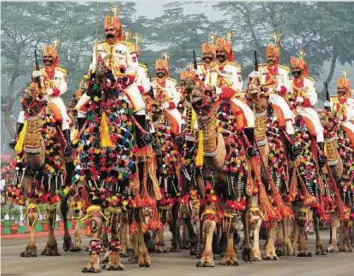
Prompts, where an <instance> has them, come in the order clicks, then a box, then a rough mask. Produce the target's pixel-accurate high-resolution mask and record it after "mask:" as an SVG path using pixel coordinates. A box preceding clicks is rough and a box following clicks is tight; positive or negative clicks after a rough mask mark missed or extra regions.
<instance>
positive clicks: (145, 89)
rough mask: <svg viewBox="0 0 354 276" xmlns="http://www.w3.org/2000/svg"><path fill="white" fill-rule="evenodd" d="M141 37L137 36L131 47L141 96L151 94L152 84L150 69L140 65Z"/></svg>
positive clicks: (136, 80)
mask: <svg viewBox="0 0 354 276" xmlns="http://www.w3.org/2000/svg"><path fill="white" fill-rule="evenodd" d="M138 41H139V37H138V36H137V35H135V43H134V44H133V45H132V46H131V47H130V55H131V57H132V61H133V66H135V68H136V77H135V82H136V84H137V85H138V88H139V91H140V93H141V94H143V95H144V94H146V93H150V91H151V82H150V79H149V76H148V67H147V65H145V64H142V63H139V56H140V47H139V45H138Z"/></svg>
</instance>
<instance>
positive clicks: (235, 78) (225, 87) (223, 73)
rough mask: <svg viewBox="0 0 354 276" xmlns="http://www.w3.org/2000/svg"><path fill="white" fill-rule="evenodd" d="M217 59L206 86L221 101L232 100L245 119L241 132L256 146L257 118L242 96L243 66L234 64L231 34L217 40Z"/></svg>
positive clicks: (252, 152) (209, 73) (252, 149)
mask: <svg viewBox="0 0 354 276" xmlns="http://www.w3.org/2000/svg"><path fill="white" fill-rule="evenodd" d="M216 58H217V62H216V64H215V66H213V68H212V69H210V70H209V72H208V73H207V76H206V79H205V85H206V87H209V88H211V89H213V90H215V92H216V96H217V97H218V98H219V99H222V100H230V101H231V102H232V103H234V104H235V105H236V106H237V107H238V108H239V109H240V111H241V112H242V114H243V115H244V118H245V122H244V123H243V125H242V127H241V128H242V129H241V130H243V131H244V133H245V135H246V136H247V138H248V140H249V141H250V143H251V145H254V142H255V137H254V127H255V118H254V114H253V112H252V110H251V109H250V107H249V106H248V105H247V104H246V103H245V100H244V96H243V94H242V76H241V66H240V65H239V64H236V63H235V62H234V54H233V51H232V45H231V33H228V34H227V37H226V39H224V38H217V39H216ZM248 152H249V154H250V155H255V154H256V151H255V149H254V148H253V147H251V148H249V150H248Z"/></svg>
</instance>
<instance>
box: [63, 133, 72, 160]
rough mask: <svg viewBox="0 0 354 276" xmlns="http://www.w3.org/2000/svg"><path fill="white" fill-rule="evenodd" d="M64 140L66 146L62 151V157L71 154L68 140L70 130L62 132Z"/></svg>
mask: <svg viewBox="0 0 354 276" xmlns="http://www.w3.org/2000/svg"><path fill="white" fill-rule="evenodd" d="M63 134H64V138H65V140H66V142H67V146H66V147H65V149H64V156H70V155H71V153H72V152H73V148H72V146H71V139H70V129H66V130H63Z"/></svg>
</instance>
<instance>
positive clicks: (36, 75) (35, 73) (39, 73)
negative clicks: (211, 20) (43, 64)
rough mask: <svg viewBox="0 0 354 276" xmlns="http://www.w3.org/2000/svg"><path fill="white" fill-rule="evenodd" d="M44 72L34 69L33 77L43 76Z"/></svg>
mask: <svg viewBox="0 0 354 276" xmlns="http://www.w3.org/2000/svg"><path fill="white" fill-rule="evenodd" d="M42 75H43V74H42V72H41V71H40V70H33V72H32V78H34V79H35V78H38V77H40V76H42Z"/></svg>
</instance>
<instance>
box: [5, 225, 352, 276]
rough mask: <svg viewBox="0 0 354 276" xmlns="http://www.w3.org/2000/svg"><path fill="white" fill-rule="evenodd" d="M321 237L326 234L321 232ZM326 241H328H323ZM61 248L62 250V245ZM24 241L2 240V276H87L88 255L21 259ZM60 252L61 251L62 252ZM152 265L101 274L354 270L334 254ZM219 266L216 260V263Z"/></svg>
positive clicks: (224, 275) (181, 257) (161, 260)
mask: <svg viewBox="0 0 354 276" xmlns="http://www.w3.org/2000/svg"><path fill="white" fill-rule="evenodd" d="M322 234H323V236H324V238H327V237H328V233H327V232H323V233H322ZM309 238H310V246H309V248H310V249H312V250H314V240H313V239H314V236H313V235H310V236H309ZM326 241H328V239H326ZM37 242H38V245H37V246H38V249H39V250H42V249H43V248H44V245H45V239H44V238H39V239H37ZM59 243H60V248H62V247H61V246H62V243H61V242H59ZM25 244H26V240H2V246H1V272H2V274H1V275H3V276H6V275H8V276H17V275H31V276H32V275H33V276H34V275H36V276H56V275H58V276H71V275H87V274H82V273H80V271H81V269H82V267H83V266H84V264H85V263H86V261H87V260H88V253H87V252H79V253H71V252H70V253H64V252H62V255H61V256H60V257H43V256H39V257H37V258H21V257H20V256H19V253H20V252H21V251H23V249H24V247H25ZM61 251H62V250H61ZM151 256H152V260H153V264H152V266H151V267H150V268H139V267H138V266H137V265H133V264H127V261H126V260H125V259H124V260H123V263H124V264H125V270H124V271H115V272H113V271H110V272H102V273H101V275H122V276H123V275H131V276H134V275H137V276H174V275H178V276H185V275H188V276H194V275H195V276H197V275H203V276H212V275H217V276H233V275H242V276H245V275H253V276H257V275H260V276H261V275H262V276H268V275H269V276H277V275H279V276H284V275H285V276H330V275H333V276H349V275H350V276H352V275H354V274H353V271H354V253H337V254H330V255H327V256H314V257H312V258H298V257H282V258H281V259H280V260H279V261H261V262H257V263H252V264H250V263H244V262H243V261H241V265H240V266H239V267H222V266H220V265H217V266H216V267H215V268H197V267H196V266H195V264H196V262H197V260H196V259H194V258H192V257H190V256H189V254H188V251H185V250H184V251H181V252H178V253H169V254H164V255H159V254H151ZM216 263H218V261H216Z"/></svg>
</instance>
